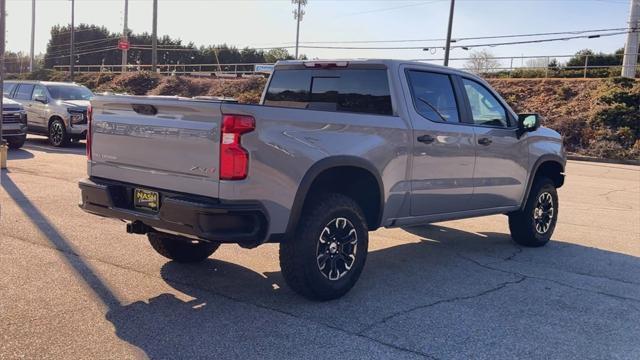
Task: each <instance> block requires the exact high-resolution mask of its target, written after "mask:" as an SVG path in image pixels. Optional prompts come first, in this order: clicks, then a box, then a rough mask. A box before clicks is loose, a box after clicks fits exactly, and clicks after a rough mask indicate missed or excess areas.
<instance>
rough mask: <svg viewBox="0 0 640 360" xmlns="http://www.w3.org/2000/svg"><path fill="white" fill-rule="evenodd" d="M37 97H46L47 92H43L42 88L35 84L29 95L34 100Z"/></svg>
mask: <svg viewBox="0 0 640 360" xmlns="http://www.w3.org/2000/svg"><path fill="white" fill-rule="evenodd" d="M37 97H41V98H46V97H47V94H46V93H45V92H44V88H43V87H42V86H40V85H36V88H35V89H34V90H33V95H32V96H31V100H34V101H35V99H36V98H37Z"/></svg>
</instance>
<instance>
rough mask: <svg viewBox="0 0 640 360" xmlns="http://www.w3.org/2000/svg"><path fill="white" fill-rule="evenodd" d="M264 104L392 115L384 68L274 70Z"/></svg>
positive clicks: (387, 81)
mask: <svg viewBox="0 0 640 360" xmlns="http://www.w3.org/2000/svg"><path fill="white" fill-rule="evenodd" d="M265 105H270V106H283V107H290V108H299V109H309V110H321V111H338V112H351V113H361V114H376V115H392V113H393V110H392V105H391V93H390V90H389V80H388V77H387V71H386V70H384V69H343V70H276V71H275V72H274V74H273V78H272V79H271V82H270V84H269V89H268V90H267V94H266V95H265Z"/></svg>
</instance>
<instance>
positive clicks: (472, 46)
mask: <svg viewBox="0 0 640 360" xmlns="http://www.w3.org/2000/svg"><path fill="white" fill-rule="evenodd" d="M634 32H638V31H634ZM627 33H628V31H620V32H613V33H607V34H597V35H580V36H566V37H561V38H551V39H536V40H524V41H509V42H501V43H485V44H471V45H456V46H452V47H451V48H464V49H470V48H475V47H487V46H489V47H494V46H504V45H520V44H534V43H543V42H552V41H566V40H573V39H593V38H600V37H608V36H615V35H622V34H627ZM300 47H301V48H304V49H332V50H421V49H424V48H429V47H432V48H440V47H443V46H429V47H425V46H388V47H374V46H367V47H364V46H360V47H358V46H310V45H301V46H300ZM280 48H281V49H291V48H292V46H282V47H261V48H255V49H256V50H271V49H280Z"/></svg>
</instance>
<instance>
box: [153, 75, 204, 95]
mask: <svg viewBox="0 0 640 360" xmlns="http://www.w3.org/2000/svg"><path fill="white" fill-rule="evenodd" d="M211 85H212V80H210V79H195V78H189V77H181V76H165V77H163V78H162V80H160V83H159V85H158V86H157V87H156V88H155V89H153V90H151V91H149V95H177V96H185V97H193V96H200V95H205V94H206V93H207V92H208V91H209V89H210V88H211Z"/></svg>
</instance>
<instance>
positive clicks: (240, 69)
mask: <svg viewBox="0 0 640 360" xmlns="http://www.w3.org/2000/svg"><path fill="white" fill-rule="evenodd" d="M273 65H274V64H267V63H237V64H161V65H160V64H159V65H158V66H157V72H158V73H160V74H165V75H172V74H176V75H191V76H207V77H208V76H217V77H242V76H258V75H264V74H267V73H269V72H270V71H269V70H268V69H267V67H272V66H273ZM53 68H54V69H55V70H59V71H64V72H68V71H69V68H70V66H69V65H56V66H54V67H53ZM73 69H74V72H75V73H101V72H109V73H116V74H120V73H122V72H136V71H151V70H152V69H153V66H152V65H147V64H145V65H138V64H136V65H127V66H126V67H125V68H124V69H123V66H122V65H75V66H74V68H73Z"/></svg>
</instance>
